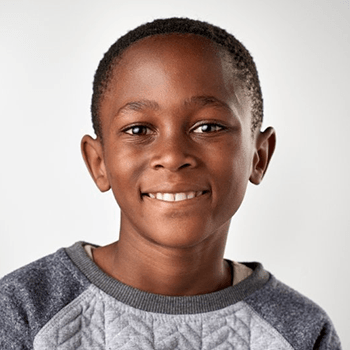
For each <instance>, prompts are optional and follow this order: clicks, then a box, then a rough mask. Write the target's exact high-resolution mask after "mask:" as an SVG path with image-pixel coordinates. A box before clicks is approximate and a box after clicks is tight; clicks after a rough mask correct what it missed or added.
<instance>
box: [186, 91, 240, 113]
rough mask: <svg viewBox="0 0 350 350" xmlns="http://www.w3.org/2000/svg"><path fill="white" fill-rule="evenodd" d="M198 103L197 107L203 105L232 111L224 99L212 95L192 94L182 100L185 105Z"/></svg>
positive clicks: (202, 106)
mask: <svg viewBox="0 0 350 350" xmlns="http://www.w3.org/2000/svg"><path fill="white" fill-rule="evenodd" d="M193 104H194V105H199V107H201V108H204V107H219V108H224V109H227V110H228V111H230V112H231V113H232V112H233V111H232V109H231V107H230V106H229V105H228V104H227V103H226V102H224V101H221V100H220V99H218V98H216V97H214V96H206V95H204V96H193V97H191V98H189V99H186V100H185V102H184V105H185V106H190V105H193Z"/></svg>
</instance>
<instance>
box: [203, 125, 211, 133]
mask: <svg viewBox="0 0 350 350" xmlns="http://www.w3.org/2000/svg"><path fill="white" fill-rule="evenodd" d="M209 130H210V125H208V124H205V125H202V131H209Z"/></svg>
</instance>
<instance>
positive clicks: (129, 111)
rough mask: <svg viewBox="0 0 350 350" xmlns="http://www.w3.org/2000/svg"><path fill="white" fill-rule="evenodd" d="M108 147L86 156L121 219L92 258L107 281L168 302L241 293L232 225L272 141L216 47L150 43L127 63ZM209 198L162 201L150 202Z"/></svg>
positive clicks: (187, 38) (114, 85)
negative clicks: (256, 123)
mask: <svg viewBox="0 0 350 350" xmlns="http://www.w3.org/2000/svg"><path fill="white" fill-rule="evenodd" d="M100 113H101V114H100V116H101V121H102V135H103V142H102V140H101V139H100V138H99V137H98V138H96V139H94V138H92V137H91V136H88V135H85V136H84V137H83V139H82V153H83V156H84V160H85V162H86V165H87V167H88V169H89V171H90V174H91V176H92V178H93V179H94V181H95V183H96V185H97V186H98V188H99V189H100V190H101V191H103V192H104V191H108V190H109V189H110V188H111V189H112V191H113V194H114V196H115V198H116V200H117V202H118V204H119V206H120V209H121V225H120V237H119V241H118V242H115V243H112V244H111V245H108V246H105V247H101V248H98V249H96V250H95V251H94V260H95V262H96V264H97V265H98V266H99V267H100V268H101V269H102V270H103V271H105V272H106V273H107V274H108V275H110V276H112V277H114V278H116V279H118V280H120V281H121V282H123V283H125V284H128V285H130V286H133V287H135V288H138V289H141V290H145V291H148V292H152V293H156V294H163V295H196V294H203V293H209V292H214V291H217V290H220V289H223V288H225V287H228V286H229V285H230V284H231V283H232V280H231V278H232V276H231V272H230V270H229V267H228V266H227V264H226V263H225V261H224V260H223V255H224V249H225V244H226V238H227V233H228V229H229V225H230V219H231V217H232V216H233V215H234V214H235V213H236V211H237V210H238V208H239V206H240V204H241V203H242V200H243V197H244V194H245V191H246V187H247V184H248V182H249V180H250V181H251V182H252V183H254V184H259V183H260V182H261V180H262V178H263V176H264V174H265V171H266V169H267V166H268V163H269V161H270V159H271V156H272V153H273V151H274V148H275V132H274V130H273V129H272V128H268V129H266V130H265V131H264V132H261V131H259V130H257V131H256V132H255V133H254V134H252V131H251V112H250V99H249V97H248V96H247V94H246V92H245V90H244V88H243V87H242V84H241V83H240V82H239V81H237V79H235V77H234V72H233V70H232V68H231V67H230V65H229V64H228V59H227V55H226V54H225V52H224V51H223V50H222V49H218V48H217V46H215V44H213V43H211V42H210V41H209V40H208V39H205V38H202V37H199V36H196V35H179V34H172V35H167V36H154V37H149V38H146V39H143V40H141V41H139V42H137V43H135V44H133V45H132V46H131V47H129V48H128V49H127V50H126V51H125V52H124V54H123V57H122V59H121V60H120V62H119V63H118V65H117V66H116V68H115V70H114V74H113V79H112V81H111V83H110V86H109V89H108V91H107V93H106V94H105V97H104V99H103V102H102V105H101V110H100ZM188 191H203V194H202V195H200V196H198V197H195V198H192V199H189V200H184V201H179V202H165V201H162V200H158V199H155V198H151V197H149V195H148V193H157V192H167V193H179V192H188Z"/></svg>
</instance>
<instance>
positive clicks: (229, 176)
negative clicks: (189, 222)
mask: <svg viewBox="0 0 350 350" xmlns="http://www.w3.org/2000/svg"><path fill="white" fill-rule="evenodd" d="M230 146H231V147H227V148H226V149H225V150H221V153H219V154H221V156H220V157H212V164H213V166H212V169H211V172H212V176H213V178H214V179H215V182H214V185H213V186H215V187H214V188H213V200H214V201H215V202H216V203H217V208H218V209H217V215H220V214H221V213H225V214H224V215H226V216H227V215H230V216H232V215H233V214H234V213H235V212H236V210H237V209H238V208H239V206H240V205H241V203H242V201H243V198H244V194H245V191H246V188H247V184H248V180H249V177H250V168H251V159H250V158H251V157H250V152H249V148H248V147H242V144H238V143H235V144H233V145H230Z"/></svg>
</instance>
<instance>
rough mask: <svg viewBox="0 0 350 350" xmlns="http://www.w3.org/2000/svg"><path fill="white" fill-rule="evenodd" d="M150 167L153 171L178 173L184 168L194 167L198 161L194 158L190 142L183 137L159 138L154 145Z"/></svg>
mask: <svg viewBox="0 0 350 350" xmlns="http://www.w3.org/2000/svg"><path fill="white" fill-rule="evenodd" d="M152 152H153V156H152V159H151V167H152V168H153V169H156V170H158V169H162V168H163V169H167V170H170V171H173V172H174V171H178V170H180V169H184V168H191V167H196V165H197V163H198V161H197V158H196V157H195V155H194V154H193V153H194V150H193V147H192V145H191V142H190V141H189V140H187V137H186V136H185V135H175V134H174V133H173V134H172V135H169V137H164V138H160V139H159V140H158V142H156V143H155V144H154V149H153V151H152Z"/></svg>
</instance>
